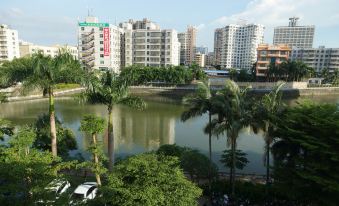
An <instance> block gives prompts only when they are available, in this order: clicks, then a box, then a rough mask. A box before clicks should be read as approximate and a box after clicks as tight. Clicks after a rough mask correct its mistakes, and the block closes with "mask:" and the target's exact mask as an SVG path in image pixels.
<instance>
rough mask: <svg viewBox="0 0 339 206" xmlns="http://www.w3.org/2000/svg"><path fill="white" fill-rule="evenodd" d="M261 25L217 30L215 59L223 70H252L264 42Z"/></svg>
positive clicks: (236, 25) (243, 25)
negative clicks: (259, 47) (260, 45)
mask: <svg viewBox="0 0 339 206" xmlns="http://www.w3.org/2000/svg"><path fill="white" fill-rule="evenodd" d="M264 29H265V27H264V26H263V25H261V24H241V25H240V24H230V25H228V26H225V27H224V28H220V29H216V30H215V35H214V36H215V39H214V43H215V48H214V51H215V53H214V54H215V59H216V65H218V63H219V62H218V61H220V66H221V67H222V68H226V69H230V68H237V69H247V70H249V69H251V68H252V67H253V65H254V63H255V62H256V60H257V47H258V45H259V44H262V43H263V41H264Z"/></svg>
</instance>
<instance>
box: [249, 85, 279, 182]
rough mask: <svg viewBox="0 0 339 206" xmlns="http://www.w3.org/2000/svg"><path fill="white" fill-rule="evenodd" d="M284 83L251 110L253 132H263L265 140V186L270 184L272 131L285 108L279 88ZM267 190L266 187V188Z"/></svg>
mask: <svg viewBox="0 0 339 206" xmlns="http://www.w3.org/2000/svg"><path fill="white" fill-rule="evenodd" d="M283 86H284V83H278V84H277V85H276V86H275V87H274V88H273V90H272V91H271V92H270V93H269V94H265V95H264V96H263V97H262V98H261V100H260V101H258V102H257V103H256V104H255V106H254V108H253V119H252V120H253V122H252V123H251V125H252V127H253V129H254V131H256V130H258V129H260V130H262V131H263V132H264V140H265V166H266V185H267V186H269V184H270V182H271V181H270V152H271V150H270V147H271V144H272V143H273V140H274V135H273V133H274V131H275V130H276V125H275V121H276V120H277V118H279V117H280V115H282V113H283V112H284V110H285V106H284V104H283V103H282V91H281V88H282V87H283ZM267 188H268V187H267Z"/></svg>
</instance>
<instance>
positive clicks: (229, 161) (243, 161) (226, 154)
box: [220, 150, 249, 170]
mask: <svg viewBox="0 0 339 206" xmlns="http://www.w3.org/2000/svg"><path fill="white" fill-rule="evenodd" d="M233 155H235V168H237V169H239V170H242V169H244V167H245V166H246V165H247V163H249V161H248V159H247V158H246V156H247V154H246V153H244V152H242V151H241V150H236V151H235V153H233V152H232V150H224V151H223V154H222V155H221V159H220V162H221V163H223V164H224V167H227V168H231V167H232V165H233Z"/></svg>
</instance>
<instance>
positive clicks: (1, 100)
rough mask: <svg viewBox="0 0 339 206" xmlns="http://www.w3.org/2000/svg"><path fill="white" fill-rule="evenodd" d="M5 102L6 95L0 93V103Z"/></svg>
mask: <svg viewBox="0 0 339 206" xmlns="http://www.w3.org/2000/svg"><path fill="white" fill-rule="evenodd" d="M4 102H7V95H6V94H5V93H2V92H0V103H4Z"/></svg>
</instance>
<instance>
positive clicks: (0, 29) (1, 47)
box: [0, 24, 20, 61]
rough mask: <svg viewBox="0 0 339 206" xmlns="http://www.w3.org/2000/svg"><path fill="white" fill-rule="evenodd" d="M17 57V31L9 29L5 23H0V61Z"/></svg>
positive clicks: (18, 55) (18, 54) (18, 53)
mask: <svg viewBox="0 0 339 206" xmlns="http://www.w3.org/2000/svg"><path fill="white" fill-rule="evenodd" d="M19 57H20V52H19V38H18V31H17V30H13V29H10V28H9V27H8V26H7V25H5V24H0V61H2V60H8V61H11V60H13V59H14V58H19Z"/></svg>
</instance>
